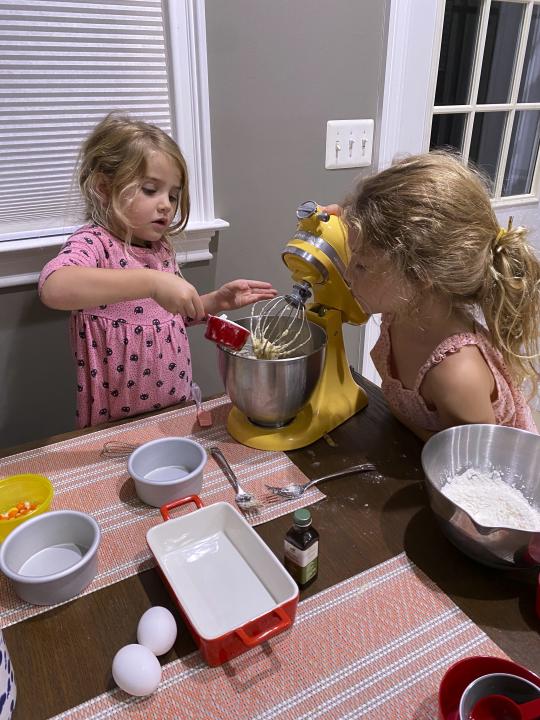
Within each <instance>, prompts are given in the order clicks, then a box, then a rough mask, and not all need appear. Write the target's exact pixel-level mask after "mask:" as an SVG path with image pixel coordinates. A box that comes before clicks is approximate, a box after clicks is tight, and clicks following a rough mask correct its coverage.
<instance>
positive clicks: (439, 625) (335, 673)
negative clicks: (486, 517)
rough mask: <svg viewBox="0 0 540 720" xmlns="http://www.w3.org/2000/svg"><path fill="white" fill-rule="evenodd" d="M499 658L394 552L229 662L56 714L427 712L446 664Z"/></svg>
mask: <svg viewBox="0 0 540 720" xmlns="http://www.w3.org/2000/svg"><path fill="white" fill-rule="evenodd" d="M469 655H496V656H498V657H506V656H505V654H504V653H503V652H502V650H501V649H500V648H499V647H498V646H497V645H495V644H494V643H493V642H492V641H491V640H490V639H489V638H488V637H487V635H485V634H484V633H483V632H482V630H480V628H479V627H478V626H476V625H475V624H474V623H473V622H472V621H471V620H470V619H469V618H468V617H467V616H466V615H465V614H464V613H463V612H462V611H461V610H460V609H459V608H458V607H457V606H456V605H455V604H454V603H453V602H452V601H451V600H450V598H449V597H448V596H446V595H445V594H444V593H443V592H442V591H441V590H440V589H439V588H438V587H437V586H436V585H435V584H434V583H433V582H432V581H431V580H430V579H429V578H428V577H427V576H426V575H424V574H423V573H422V572H421V571H420V570H419V569H418V568H417V567H416V566H415V565H413V563H411V562H410V561H409V559H408V558H407V557H406V555H405V554H404V553H403V554H401V555H398V556H397V557H395V558H392V559H391V560H388V561H387V562H384V563H382V564H380V565H377V566H376V567H374V568H371V569H370V570H367V571H365V572H363V573H361V574H359V575H356V576H355V577H353V578H350V579H349V580H346V581H344V582H342V583H340V584H338V585H335V586H333V587H331V588H329V589H328V590H325V591H323V592H321V593H319V594H318V595H315V596H313V597H311V598H309V599H308V600H304V601H303V602H301V603H300V605H299V607H298V614H297V619H296V622H295V624H294V625H293V627H292V629H291V630H290V631H289V632H287V633H284V634H282V635H279V636H278V637H276V638H274V639H273V640H270V641H269V642H268V643H266V644H264V645H262V646H260V647H258V648H255V649H253V650H250V651H248V652H246V653H245V654H244V655H241V656H239V657H238V658H236V659H234V660H232V661H231V662H229V663H227V664H226V665H222V666H220V667H216V668H210V667H208V666H207V665H206V664H205V663H204V662H203V661H202V660H201V657H200V655H199V654H198V652H195V653H192V654H191V655H189V656H187V657H185V658H182V659H181V660H176V661H174V662H171V663H169V664H168V665H166V666H165V667H164V668H163V676H162V680H161V684H160V685H159V687H158V689H157V690H156V692H155V693H154V694H153V695H151V696H150V697H147V698H134V697H130V696H129V695H127V694H125V693H124V692H123V691H121V690H119V689H116V690H113V691H110V692H107V693H104V694H103V695H100V696H98V697H96V698H94V699H92V700H89V701H88V702H85V703H83V704H82V705H79V706H78V707H76V708H72V709H71V710H69V711H67V712H64V713H61V714H60V715H57V716H56V718H55V719H54V720H60V719H63V718H70V720H105V718H129V719H130V720H180V719H181V718H186V720H187V719H188V718H189V719H193V720H330V719H331V720H352V718H363V717H365V718H369V720H436V718H437V717H438V714H437V692H438V687H439V683H440V681H441V678H442V676H443V674H444V673H445V671H446V670H447V668H448V667H449V666H450V665H451V664H452V663H454V662H456V661H457V660H459V659H460V658H463V657H466V656H469Z"/></svg>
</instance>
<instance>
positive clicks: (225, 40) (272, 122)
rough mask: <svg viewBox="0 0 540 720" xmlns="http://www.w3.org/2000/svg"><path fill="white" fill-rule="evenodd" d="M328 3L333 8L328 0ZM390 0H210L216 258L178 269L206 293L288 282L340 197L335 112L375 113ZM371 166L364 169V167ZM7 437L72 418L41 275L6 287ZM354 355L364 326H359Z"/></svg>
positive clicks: (12, 439) (204, 355) (2, 338)
mask: <svg viewBox="0 0 540 720" xmlns="http://www.w3.org/2000/svg"><path fill="white" fill-rule="evenodd" d="M325 5H326V7H327V10H326V11H325V10H324V6H325ZM385 5H386V3H385V2H382V1H381V2H376V3H373V2H371V0H355V1H354V2H351V0H332V2H328V3H325V4H324V3H323V4H321V3H314V2H309V1H308V0H295V2H291V0H271V1H270V0H227V2H223V1H222V0H207V2H206V17H207V44H208V66H209V67H208V71H209V84H210V113H211V121H212V152H213V166H214V197H215V206H216V216H217V217H222V218H223V219H225V220H227V221H228V222H230V225H231V227H230V229H228V230H226V231H223V232H222V233H220V236H219V237H216V238H215V239H214V241H213V250H214V252H215V254H214V259H213V260H212V261H211V262H210V263H199V264H197V265H189V266H187V267H186V268H184V271H185V275H186V277H187V278H188V279H189V280H190V281H191V282H193V283H194V284H195V285H196V286H197V288H198V289H199V291H200V292H205V291H207V290H209V289H212V288H213V287H215V286H217V285H218V284H221V283H223V282H226V281H227V280H231V279H233V278H235V277H252V278H255V277H259V278H263V279H267V280H270V281H271V282H273V283H274V284H275V286H276V287H278V288H280V289H286V288H290V281H289V276H288V273H287V271H286V269H285V268H284V266H282V263H281V258H280V251H281V248H282V247H283V245H284V244H285V242H286V241H287V240H288V238H289V237H290V236H291V234H292V233H293V231H294V228H295V215H294V211H295V208H296V206H297V205H298V203H300V202H301V201H303V200H308V199H315V200H318V201H320V202H330V201H333V200H339V199H340V198H342V197H343V195H344V194H345V193H346V192H347V191H348V190H349V189H350V187H351V186H352V183H353V179H354V177H355V176H356V174H357V171H355V170H340V171H327V170H325V169H324V154H325V135H326V122H327V120H339V119H350V118H374V119H375V121H376V127H377V118H378V115H377V110H378V106H379V103H380V95H381V94H382V88H383V71H384V58H383V56H384V49H385V40H384V37H385V31H384V25H385V15H386V9H385ZM366 170H368V169H366ZM0 293H1V294H0V377H2V379H3V388H2V400H1V403H0V447H8V446H11V445H14V444H17V443H21V442H25V441H29V440H35V439H39V438H42V437H46V436H49V435H52V434H55V433H59V432H64V431H67V430H70V429H72V428H73V425H74V422H73V419H74V387H75V375H74V369H73V366H72V361H71V356H70V352H69V346H68V334H67V314H66V313H60V312H55V311H52V310H48V309H47V308H44V307H43V306H42V305H41V304H40V302H39V300H38V298H37V294H36V289H35V287H25V288H17V289H13V290H9V291H0ZM202 334H203V331H202V328H194V329H192V330H190V340H191V344H192V352H193V361H194V368H195V378H196V380H197V381H198V382H199V384H200V385H201V388H202V390H203V395H210V394H212V393H215V392H218V391H220V390H221V389H222V385H221V382H220V380H219V378H218V376H217V367H216V359H215V351H214V348H213V346H209V344H208V342H207V341H205V340H204V338H203V337H202ZM349 346H350V349H351V352H350V359H351V362H353V363H355V364H357V362H358V357H357V355H358V348H359V333H352V336H351V337H350V342H349Z"/></svg>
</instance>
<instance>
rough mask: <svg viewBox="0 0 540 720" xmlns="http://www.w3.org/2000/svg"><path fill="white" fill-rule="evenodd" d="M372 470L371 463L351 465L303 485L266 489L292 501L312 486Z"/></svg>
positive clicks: (267, 486)
mask: <svg viewBox="0 0 540 720" xmlns="http://www.w3.org/2000/svg"><path fill="white" fill-rule="evenodd" d="M372 470H375V465H372V464H371V463H364V464H363V465H353V466H352V467H349V468H345V469H344V470H337V471H336V472H333V473H330V474H329V475H323V476H322V477H320V478H316V479H315V480H309V481H308V482H307V483H304V484H303V485H299V484H297V483H291V485H286V486H285V487H276V486H275V485H266V489H267V490H268V491H269V492H271V493H272V495H280V496H281V497H284V498H287V499H288V500H294V499H296V498H299V497H300V495H303V494H304V493H305V492H306V490H307V489H308V488H310V487H311V486H312V485H316V484H317V483H320V482H322V481H323V480H331V479H332V478H338V477H343V476H344V475H354V473H363V472H371V471H372Z"/></svg>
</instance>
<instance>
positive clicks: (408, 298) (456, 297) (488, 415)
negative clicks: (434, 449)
mask: <svg viewBox="0 0 540 720" xmlns="http://www.w3.org/2000/svg"><path fill="white" fill-rule="evenodd" d="M344 220H345V222H346V224H347V226H348V233H349V245H350V249H351V260H350V264H349V268H348V279H349V282H350V284H351V288H352V290H353V292H354V294H355V297H356V298H357V299H358V301H359V302H360V304H361V305H362V306H363V307H364V309H365V310H366V312H368V313H381V314H382V324H381V335H380V338H379V340H378V342H377V344H376V345H375V347H374V348H373V351H372V357H373V361H374V363H375V366H376V368H377V370H378V372H379V374H380V375H381V378H382V391H383V393H384V395H385V397H386V400H387V401H388V404H389V406H390V408H391V410H392V411H393V413H394V414H395V416H396V417H397V418H398V419H399V420H401V421H402V422H403V423H404V424H405V425H407V426H408V427H409V428H410V429H411V430H413V432H415V433H416V434H417V435H418V436H419V437H420V438H422V439H427V438H428V437H429V436H430V435H432V434H433V433H435V432H438V431H440V430H442V429H444V428H447V427H452V426H454V425H462V424H468V423H490V424H501V425H507V426H510V427H516V428H521V429H524V430H528V431H531V432H537V429H536V426H535V424H534V421H533V419H532V414H531V412H530V410H529V407H528V404H527V401H526V398H525V396H524V394H523V392H522V390H521V386H522V384H523V383H524V382H525V381H527V382H528V383H529V384H530V385H532V387H533V390H536V389H537V386H538V385H537V384H538V376H537V371H536V369H535V366H534V363H535V361H537V360H538V357H539V339H538V336H539V330H540V262H539V261H538V259H537V257H536V256H535V254H534V251H533V250H532V248H531V247H530V246H529V244H528V243H527V241H526V232H525V230H524V228H521V227H517V228H512V223H511V220H510V222H509V226H508V229H502V228H500V227H499V223H498V221H497V218H496V216H495V213H494V212H493V210H492V207H491V202H490V199H489V195H488V192H487V190H486V185H485V183H484V181H483V179H482V177H481V176H480V175H479V174H478V173H477V172H476V171H474V170H472V169H471V168H468V167H466V166H465V165H464V164H463V163H462V162H461V161H460V159H459V158H457V157H456V156H454V155H452V154H450V153H446V152H442V151H435V152H431V153H427V154H425V155H418V156H413V157H408V158H405V159H403V160H401V161H399V162H397V163H396V164H394V165H393V166H391V167H390V168H388V169H387V170H384V171H383V172H381V173H379V174H378V175H375V176H372V177H369V178H366V179H365V180H363V181H362V182H361V183H360V184H359V186H358V187H357V189H356V192H355V193H354V195H353V196H352V197H351V198H350V199H349V200H348V201H347V203H346V205H345V208H344ZM478 319H480V322H477V320H478Z"/></svg>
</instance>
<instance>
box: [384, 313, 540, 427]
mask: <svg viewBox="0 0 540 720" xmlns="http://www.w3.org/2000/svg"><path fill="white" fill-rule="evenodd" d="M391 319H392V316H391V315H388V314H383V315H382V323H381V334H380V337H379V339H378V340H377V342H376V343H375V346H374V347H373V350H372V351H371V357H372V359H373V364H374V365H375V367H376V368H377V372H378V373H379V375H380V376H381V379H382V385H381V389H382V392H383V394H384V396H385V398H386V401H387V403H388V405H389V406H390V409H391V410H394V411H395V412H396V414H397V415H398V417H399V416H401V417H403V419H404V420H406V421H407V422H409V423H410V424H411V425H412V426H413V427H417V428H420V429H423V430H428V431H431V432H439V431H440V430H443V429H444V427H445V426H443V424H442V423H441V420H440V418H439V415H438V413H437V412H436V411H435V410H431V409H430V408H428V406H427V405H426V403H425V401H424V398H423V397H422V396H421V394H420V386H421V385H422V382H423V380H424V377H425V376H426V373H427V372H429V370H431V368H432V367H433V366H434V365H436V364H437V363H440V362H441V361H442V360H444V358H445V357H446V356H447V355H451V354H453V353H456V352H459V351H460V349H461V348H462V347H464V346H466V345H476V347H477V348H478V349H479V350H480V352H481V353H482V355H483V357H484V360H485V361H486V363H487V364H488V366H489V369H490V370H491V372H492V374H493V378H494V380H495V386H496V393H495V394H496V398H495V399H494V400H493V402H492V406H493V412H494V413H495V423H496V424H497V425H507V426H508V427H515V428H520V429H521V430H529V431H530V432H534V433H538V430H537V428H536V425H535V423H534V420H533V417H532V413H531V410H530V408H529V406H528V405H527V401H526V400H525V397H524V395H523V393H522V392H521V390H520V389H519V388H517V387H516V386H515V383H514V382H513V380H512V378H511V376H510V373H509V372H508V369H507V367H506V365H505V363H504V361H503V358H502V356H501V354H500V353H499V352H498V351H497V350H496V349H495V348H494V347H493V345H492V344H491V342H490V340H489V336H488V335H487V333H486V331H485V330H484V329H483V328H481V327H478V329H477V331H476V332H464V333H457V334H456V335H451V336H450V337H448V338H446V340H443V342H442V343H440V344H439V345H438V346H437V347H436V348H435V350H434V351H433V352H432V353H431V355H430V357H429V358H428V359H427V360H426V362H425V363H424V364H423V365H422V367H421V368H420V370H419V371H418V375H417V377H416V380H415V383H414V387H413V388H412V389H409V388H406V387H404V386H403V385H402V383H401V381H400V380H398V379H397V378H395V377H393V375H392V370H391V368H392V364H391V358H392V343H391V339H390V321H391Z"/></svg>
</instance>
